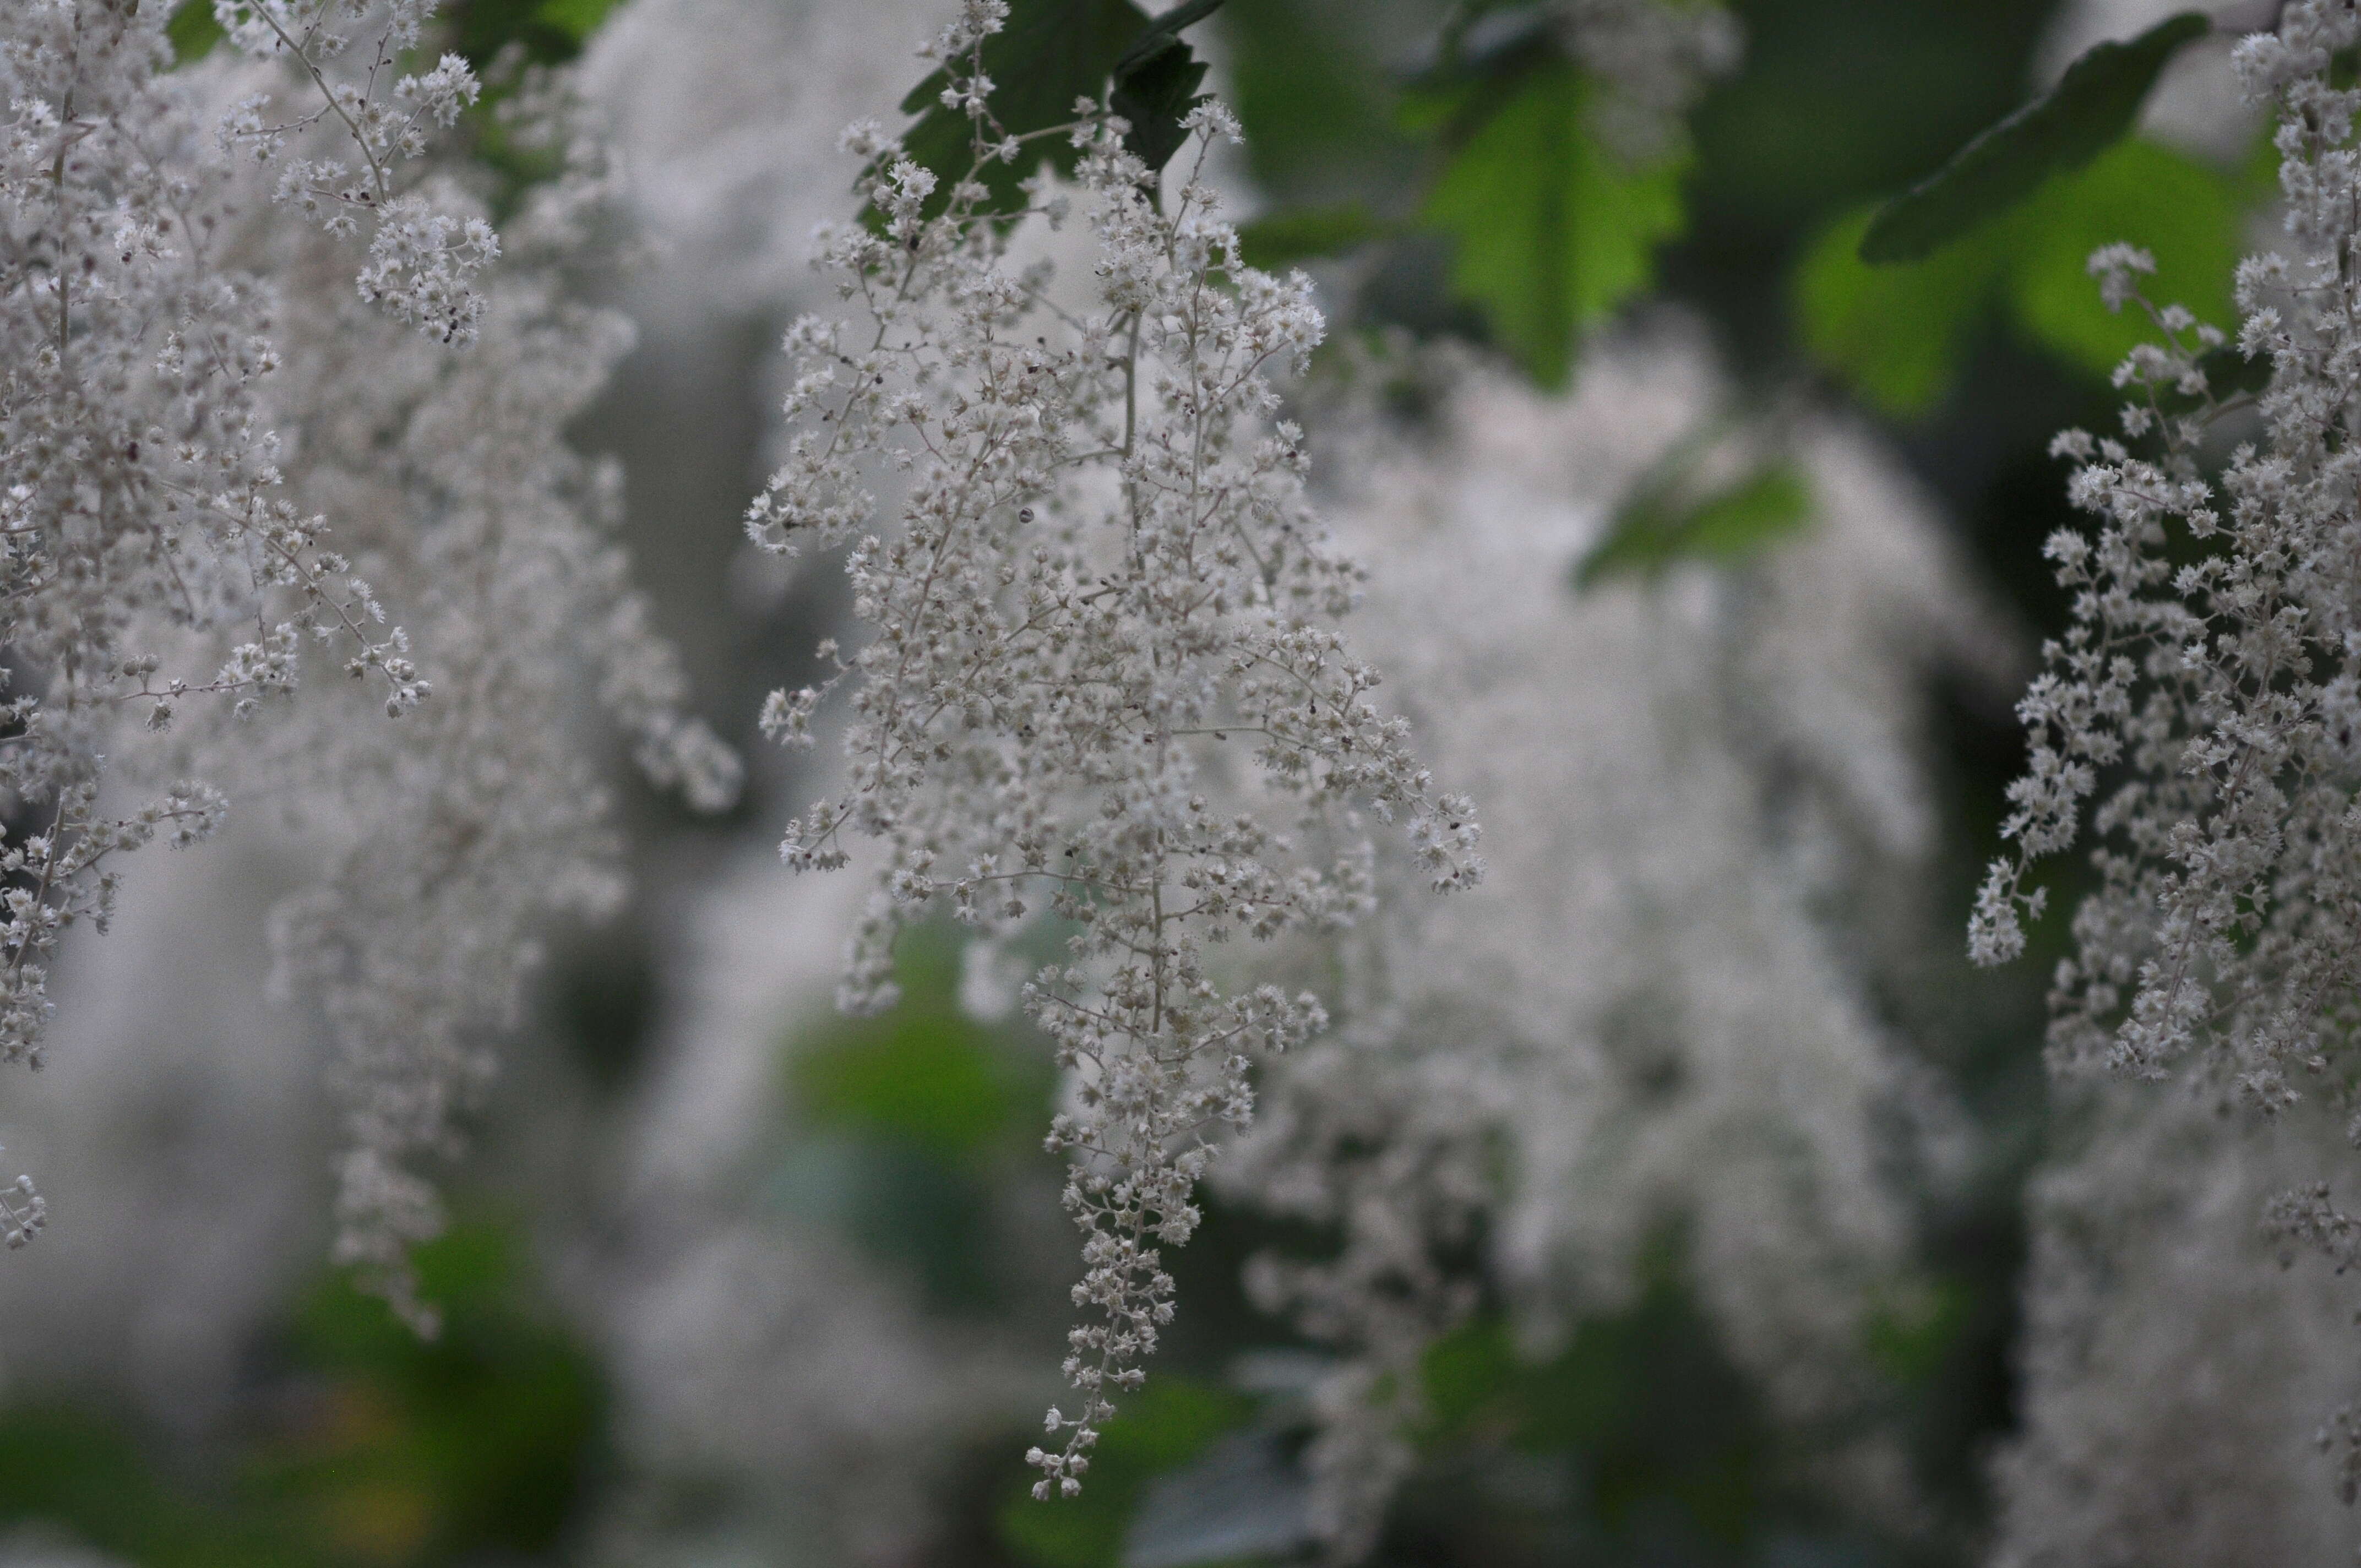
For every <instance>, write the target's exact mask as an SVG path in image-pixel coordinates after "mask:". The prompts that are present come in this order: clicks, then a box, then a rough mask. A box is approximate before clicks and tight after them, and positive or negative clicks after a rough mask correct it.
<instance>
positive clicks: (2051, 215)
mask: <svg viewBox="0 0 2361 1568" xmlns="http://www.w3.org/2000/svg"><path fill="white" fill-rule="evenodd" d="M2243 215H2244V203H2241V202H2240V201H2239V199H2238V193H2237V192H2236V191H2235V189H2234V188H2233V186H2232V183H2231V181H2229V180H2228V179H2227V178H2226V177H2225V176H2224V175H2222V174H2220V173H2218V172H2216V171H2215V170H2213V169H2211V168H2209V167H2207V166H2206V165H2204V164H2202V163H2200V162H2198V161H2197V160H2195V159H2191V158H2190V157H2188V156H2187V155H2186V154H2184V153H2180V152H2176V151H2174V150H2173V149H2172V148H2166V147H2159V146H2157V145H2156V144H2155V143H2153V142H2146V141H2127V142H2125V143H2123V144H2121V145H2120V146H2118V147H2115V148H2112V149H2111V150H2110V151H2108V152H2107V153H2106V154H2105V155H2104V156H2103V157H2102V158H2100V159H2097V160H2096V161H2095V162H2093V163H2092V164H2091V166H2090V167H2089V168H2087V169H2085V170H2082V171H2081V172H2080V173H2078V174H2074V175H2071V176H2070V177H2068V178H2066V179H2064V180H2060V181H2056V182H2054V183H2052V184H2051V185H2050V186H2048V188H2047V189H2045V190H2044V191H2043V192H2041V193H2040V195H2039V196H2038V197H2037V198H2036V199H2035V200H2034V201H2033V202H2032V203H2028V204H2027V205H2026V207H2025V208H2024V209H2023V210H2022V211H2021V212H2020V213H2018V214H2015V216H2014V217H2013V218H2012V219H2011V220H2010V222H2009V224H2008V225H2007V228H2008V231H2009V234H2010V236H2011V244H2010V258H2009V280H2008V288H2007V300H2008V305H2009V313H2010V315H2011V317H2012V318H2013V319H2014V320H2015V323H2016V324H2017V325H2018V326H2019V327H2020V328H2021V329H2022V330H2023V331H2024V332H2025V333H2026V335H2027V336H2029V337H2030V338H2031V339H2032V340H2033V341H2034V342H2035V343H2037V345H2040V346H2041V347H2043V348H2045V349H2047V350H2048V352H2050V353H2051V354H2054V355H2056V356H2058V357H2059V358H2060V359H2062V360H2064V361H2065V362H2066V363H2068V364H2069V365H2072V366H2075V367H2078V368H2081V369H2083V370H2087V371H2090V372H2092V373H2093V374H2095V375H2100V376H2104V375H2108V374H2110V373H2111V372H2113V371H2114V367H2115V366H2116V365H2117V364H2118V363H2120V362H2121V360H2122V359H2123V357H2124V356H2125V355H2126V354H2128V353H2129V352H2131V350H2132V348H2133V347H2134V346H2135V345H2138V344H2141V343H2146V342H2149V341H2151V340H2152V339H2154V338H2155V336H2156V334H2157V329H2156V323H2153V322H2151V321H2150V320H2149V319H2148V317H2147V313H2146V312H2144V311H2141V310H2139V309H2137V308H2136V307H2127V308H2125V309H2124V310H2122V311H2120V312H2116V311H2110V310H2108V309H2107V308H2106V305H2105V304H2104V303H2103V302H2102V301H2101V300H2100V298H2099V286H2098V284H2097V283H2095V282H2094V281H2092V278H2091V273H2090V268H2089V261H2090V257H2091V253H2092V251H2094V250H2096V249H2098V248H2099V247H2101V246H2103V245H2112V244H2114V243H2116V242H2118V241H2123V240H2130V241H2134V242H2136V243H2137V244H2138V245H2139V246H2141V247H2143V248H2145V249H2147V251H2149V252H2150V253H2151V254H2153V255H2154V256H2155V258H2156V265H2157V269H2156V272H2155V274H2154V276H2152V277H2149V278H2146V279H2143V280H2141V291H2142V292H2143V293H2145V294H2147V297H2148V298H2149V299H2151V300H2153V301H2154V302H2157V303H2158V304H2159V305H2164V304H2174V303H2178V304H2183V305H2186V306H2188V307H2189V308H2190V309H2191V311H2193V312H2195V313H2196V314H2197V317H2198V319H2199V320H2201V321H2210V322H2212V323H2214V324H2216V325H2218V326H2223V327H2227V326H2229V325H2230V324H2232V323H2233V322H2234V321H2235V315H2234V314H2233V309H2232V302H2231V299H2230V280H2231V275H2232V273H2233V271H2234V270H2235V268H2236V267H2237V264H2238V255H2239V250H2240V244H2239V230H2240V222H2241V219H2242V217H2243Z"/></svg>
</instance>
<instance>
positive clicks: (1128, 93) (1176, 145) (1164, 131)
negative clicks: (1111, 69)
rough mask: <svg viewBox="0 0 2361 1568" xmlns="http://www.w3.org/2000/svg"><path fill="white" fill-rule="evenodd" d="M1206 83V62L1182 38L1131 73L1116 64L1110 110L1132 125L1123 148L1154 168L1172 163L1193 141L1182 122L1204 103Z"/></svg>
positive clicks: (1132, 67)
mask: <svg viewBox="0 0 2361 1568" xmlns="http://www.w3.org/2000/svg"><path fill="white" fill-rule="evenodd" d="M1127 58H1128V57H1126V59H1127ZM1204 80H1205V62H1204V61H1203V60H1199V59H1198V58H1197V57H1196V56H1195V55H1194V54H1192V53H1191V52H1190V49H1189V46H1188V45H1187V44H1184V43H1182V42H1180V40H1179V39H1177V38H1175V39H1172V40H1171V41H1170V42H1168V43H1166V44H1165V45H1164V47H1163V48H1162V49H1158V50H1157V51H1156V52H1155V53H1154V54H1152V55H1150V56H1148V58H1147V59H1146V60H1141V61H1139V62H1137V63H1136V64H1133V65H1131V66H1130V67H1129V69H1128V70H1126V69H1125V68H1124V67H1123V66H1121V65H1118V66H1117V68H1116V71H1115V91H1114V92H1113V93H1111V94H1109V96H1108V98H1107V106H1108V107H1109V108H1111V109H1113V110H1114V111H1115V113H1116V114H1118V115H1122V116H1123V117H1124V119H1125V120H1126V122H1127V123H1128V124H1129V126H1130V127H1131V128H1130V129H1128V130H1126V132H1124V136H1123V145H1124V146H1125V147H1126V148H1129V149H1130V150H1131V152H1132V154H1133V156H1135V157H1137V159H1139V160H1140V161H1141V162H1142V163H1145V164H1146V165H1148V168H1149V169H1150V170H1158V169H1161V168H1163V167H1164V166H1165V165H1166V164H1168V163H1170V162H1171V161H1172V155H1173V154H1174V153H1176V152H1178V151H1180V144H1181V143H1183V142H1185V141H1187V140H1188V139H1189V133H1188V132H1187V131H1186V130H1184V129H1182V128H1181V125H1180V122H1181V120H1182V118H1183V117H1185V116H1186V115H1188V113H1189V111H1190V110H1191V109H1193V108H1195V107H1196V106H1197V104H1199V103H1200V102H1202V99H1201V98H1200V97H1199V96H1198V93H1197V87H1198V84H1199V83H1201V82H1203V81H1204Z"/></svg>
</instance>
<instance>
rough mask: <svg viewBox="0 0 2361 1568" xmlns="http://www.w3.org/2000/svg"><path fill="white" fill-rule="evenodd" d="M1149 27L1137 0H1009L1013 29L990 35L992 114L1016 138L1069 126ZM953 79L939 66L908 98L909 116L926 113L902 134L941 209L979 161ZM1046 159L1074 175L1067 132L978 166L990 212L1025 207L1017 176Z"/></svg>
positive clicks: (987, 59)
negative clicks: (952, 91) (955, 100)
mask: <svg viewBox="0 0 2361 1568" xmlns="http://www.w3.org/2000/svg"><path fill="white" fill-rule="evenodd" d="M1149 25H1150V24H1149V21H1148V13H1147V12H1145V11H1142V10H1141V9H1140V8H1139V7H1138V6H1137V5H1133V4H1132V3H1131V0H1011V4H1010V5H1009V7H1008V22H1007V25H1006V26H1005V27H1003V28H1002V29H1001V30H1000V31H999V32H997V33H994V34H993V35H992V37H990V38H986V39H984V41H983V73H984V74H985V75H986V76H989V77H990V78H991V79H992V83H993V91H992V115H993V118H994V120H996V121H997V122H998V123H999V127H1000V129H1001V130H1002V131H1004V132H1005V133H1006V134H1008V135H1010V136H1027V135H1030V134H1031V133H1033V132H1035V131H1041V130H1047V129H1049V127H1050V126H1062V125H1064V124H1066V123H1067V122H1068V121H1070V120H1071V119H1072V118H1073V117H1074V100H1076V99H1077V98H1090V99H1093V100H1095V99H1096V98H1097V97H1098V96H1099V94H1100V93H1101V92H1102V91H1104V89H1105V87H1106V84H1107V78H1108V76H1109V75H1110V74H1112V73H1113V71H1114V70H1115V64H1116V62H1117V61H1119V60H1122V59H1123V57H1124V54H1125V53H1126V50H1128V49H1130V47H1131V45H1132V44H1133V43H1134V42H1135V41H1137V39H1138V38H1139V36H1140V34H1141V33H1142V31H1143V30H1145V29H1146V28H1147V27H1148V26H1149ZM949 82H950V75H949V73H948V72H947V71H936V72H935V73H934V74H933V75H931V76H929V77H928V78H927V79H926V80H925V81H924V82H919V83H918V84H917V86H916V87H914V88H912V89H911V90H910V93H909V96H907V97H906V98H904V99H903V100H902V112H903V113H904V114H906V115H917V116H918V122H917V124H916V125H914V126H911V127H910V128H909V129H908V130H907V131H906V132H904V133H903V136H902V152H903V156H905V157H906V158H908V159H910V160H911V161H912V162H914V163H917V164H918V165H919V166H920V167H922V168H925V169H929V170H933V171H934V173H935V176H936V178H937V180H938V181H940V184H939V187H938V188H937V191H936V192H935V198H934V200H935V203H936V208H937V210H939V209H940V207H941V205H942V204H943V203H947V202H949V201H950V187H951V185H952V184H953V182H954V181H959V180H961V179H963V178H965V177H966V176H967V174H968V172H969V170H971V169H974V165H975V151H974V148H975V132H974V127H973V126H972V124H971V123H970V121H969V120H968V117H967V115H965V114H964V113H962V112H961V111H959V110H956V109H950V108H947V107H945V106H944V104H943V102H942V91H943V88H944V87H945V86H946V85H947V84H948V83H949ZM1044 163H1048V164H1049V166H1050V167H1052V168H1054V169H1056V170H1058V171H1059V172H1060V173H1063V174H1071V173H1072V172H1073V171H1074V163H1075V151H1074V148H1073V147H1072V146H1071V144H1070V143H1069V142H1068V141H1067V140H1066V138H1065V137H1056V136H1051V137H1041V138H1040V139H1039V140H1038V141H1028V142H1027V143H1026V144H1025V145H1024V147H1023V148H1022V149H1020V150H1019V151H1018V153H1017V155H1016V159H1015V160H1014V161H1013V162H1008V163H1003V162H999V161H997V160H994V161H993V162H991V163H987V164H985V165H984V166H983V168H982V169H980V170H975V173H976V178H977V180H978V181H980V182H981V183H982V184H983V187H984V189H985V190H986V191H988V192H990V193H991V194H990V195H989V196H988V197H987V198H986V199H985V202H984V203H983V204H984V207H985V210H987V211H990V212H995V213H1013V212H1016V211H1018V210H1020V209H1021V208H1022V207H1023V205H1024V196H1023V192H1021V191H1020V190H1019V189H1018V185H1019V182H1020V181H1024V180H1025V179H1027V177H1028V176H1030V175H1031V174H1032V173H1033V172H1034V171H1035V170H1038V169H1039V168H1040V167H1041V166H1042V164H1044Z"/></svg>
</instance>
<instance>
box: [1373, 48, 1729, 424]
mask: <svg viewBox="0 0 2361 1568" xmlns="http://www.w3.org/2000/svg"><path fill="white" fill-rule="evenodd" d="M1592 97H1593V93H1592V90H1591V89H1590V87H1589V84H1588V83H1587V82H1585V81H1584V80H1583V79H1582V76H1581V74H1580V73H1579V72H1578V71H1576V70H1575V69H1574V68H1573V66H1571V65H1570V64H1567V63H1566V62H1565V61H1563V60H1547V61H1544V62H1543V63H1542V64H1540V65H1537V66H1535V67H1533V68H1532V69H1531V70H1529V71H1524V72H1522V73H1521V80H1520V81H1519V82H1517V84H1516V87H1515V89H1514V91H1513V93H1511V94H1510V96H1509V97H1508V98H1507V100H1506V101H1505V102H1503V103H1500V104H1496V105H1491V106H1489V110H1488V113H1487V114H1485V115H1483V116H1482V118H1481V122H1480V123H1479V124H1478V125H1477V126H1476V127H1475V129H1474V130H1472V131H1471V132H1470V133H1469V134H1468V135H1467V137H1466V140H1465V141H1464V142H1462V143H1461V144H1460V146H1459V147H1458V148H1456V149H1455V151H1454V152H1453V153H1452V155H1451V157H1450V158H1449V159H1448V160H1447V161H1446V162H1445V163H1444V165H1443V168H1442V171H1441V173H1440V174H1439V175H1438V176H1437V177H1436V179H1435V181H1434V184H1433V189H1432V190H1431V191H1429V192H1428V193H1427V197H1426V200H1425V202H1424V203H1422V206H1421V208H1420V211H1419V219H1420V221H1421V223H1422V224H1423V225H1426V226H1428V227H1431V228H1433V229H1436V230H1439V231H1440V232H1442V233H1444V234H1445V235H1448V236H1450V237H1451V240H1452V260H1451V272H1450V277H1451V287H1452V290H1453V291H1454V292H1455V294H1456V295H1457V296H1458V297H1459V298H1461V299H1463V300H1466V301H1468V302H1471V303H1473V304H1475V305H1477V307H1478V308H1480V309H1481V310H1482V311H1483V313H1484V319H1485V322H1486V323H1487V324H1488V326H1489V328H1490V333H1491V337H1492V340H1493V342H1494V343H1495V344H1496V345H1498V346H1499V348H1500V349H1502V350H1503V351H1504V352H1505V353H1507V354H1508V355H1509V356H1510V358H1512V359H1514V360H1515V361H1516V362H1517V364H1518V365H1519V366H1520V367H1521V368H1522V369H1523V370H1524V372H1525V373H1526V374H1527V375H1528V376H1530V377H1532V378H1533V380H1534V381H1535V382H1537V383H1539V384H1540V385H1542V386H1543V387H1550V388H1557V387H1563V386H1564V385H1565V382H1566V378H1567V377H1568V376H1569V375H1570V374H1571V372H1572V369H1573V362H1574V349H1575V345H1576V341H1577V340H1578V339H1579V337H1580V336H1581V334H1583V333H1584V332H1585V331H1586V330H1587V329H1588V328H1589V327H1591V326H1593V325H1596V324H1597V323H1598V322H1599V321H1601V320H1603V319H1604V318H1605V317H1606V315H1607V313H1609V311H1611V310H1612V309H1613V308H1614V307H1615V306H1617V305H1620V304H1621V303H1622V302H1624V301H1626V300H1628V299H1630V298H1631V297H1632V296H1633V295H1635V294H1637V293H1638V292H1640V291H1641V290H1642V289H1644V288H1646V287H1647V285H1648V283H1649V282H1650V280H1651V279H1652V278H1653V271H1654V269H1653V265H1652V258H1653V255H1654V252H1655V249H1656V247H1657V246H1659V245H1661V244H1662V243H1663V242H1664V240H1666V239H1668V238H1670V237H1671V236H1674V235H1676V234H1678V233H1679V232H1680V230H1681V227H1682V221H1683V212H1682V205H1681V196H1680V187H1681V180H1682V176H1683V174H1684V172H1685V171H1686V160H1685V159H1681V158H1677V157H1668V158H1663V159H1655V160H1653V161H1647V162H1641V163H1634V162H1632V161H1631V159H1626V158H1624V157H1623V156H1621V155H1620V154H1619V153H1617V152H1616V151H1615V150H1614V149H1612V148H1609V147H1607V146H1605V145H1603V144H1602V143H1601V142H1600V140H1599V139H1598V135H1597V134H1596V132H1595V131H1594V129H1593V128H1592V123H1591V122H1592V118H1593V116H1592V115H1591V113H1590V107H1591V104H1590V101H1591V99H1592Z"/></svg>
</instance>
